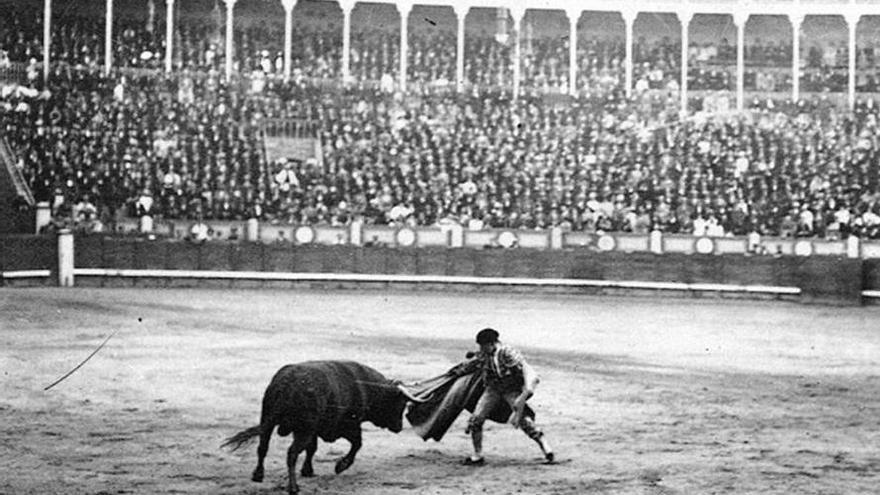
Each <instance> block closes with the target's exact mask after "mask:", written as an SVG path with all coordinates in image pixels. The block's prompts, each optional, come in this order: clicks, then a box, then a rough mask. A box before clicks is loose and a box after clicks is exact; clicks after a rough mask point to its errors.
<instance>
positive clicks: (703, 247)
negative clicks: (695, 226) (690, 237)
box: [694, 237, 715, 254]
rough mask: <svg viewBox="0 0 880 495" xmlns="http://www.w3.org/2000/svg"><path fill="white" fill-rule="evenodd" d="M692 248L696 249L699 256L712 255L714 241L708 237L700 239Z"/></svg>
mask: <svg viewBox="0 0 880 495" xmlns="http://www.w3.org/2000/svg"><path fill="white" fill-rule="evenodd" d="M694 248H696V250H697V252H698V253H700V254H712V252H713V251H715V241H713V240H712V239H709V238H708V237H700V238H699V239H697V242H695V243H694Z"/></svg>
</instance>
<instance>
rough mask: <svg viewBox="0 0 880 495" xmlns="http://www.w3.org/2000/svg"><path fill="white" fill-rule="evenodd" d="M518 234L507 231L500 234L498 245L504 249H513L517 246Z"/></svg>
mask: <svg viewBox="0 0 880 495" xmlns="http://www.w3.org/2000/svg"><path fill="white" fill-rule="evenodd" d="M517 240H518V239H517V238H516V234H514V233H513V232H511V231H509V230H505V231H504V232H502V233H500V234H498V245H499V246H501V247H503V248H512V247H513V246H514V245H516V241H517Z"/></svg>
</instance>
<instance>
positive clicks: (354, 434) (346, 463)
mask: <svg viewBox="0 0 880 495" xmlns="http://www.w3.org/2000/svg"><path fill="white" fill-rule="evenodd" d="M342 438H344V439H346V440H348V441H349V442H350V443H351V450H349V451H348V454H345V457H343V458H342V459H339V460H338V461H336V474H339V473H341V472H343V471H345V470H346V469H348V468H349V467H351V465H352V464H353V463H354V456H355V455H356V454H357V452H358V450H360V449H361V426H360V425H355V426H353V427H352V428H350V429H349V430H348V431H346V432H345V433H344V434H343V435H342Z"/></svg>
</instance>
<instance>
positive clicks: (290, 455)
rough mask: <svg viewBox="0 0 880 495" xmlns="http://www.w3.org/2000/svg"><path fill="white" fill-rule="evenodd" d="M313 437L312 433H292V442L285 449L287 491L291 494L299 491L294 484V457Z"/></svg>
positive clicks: (297, 455)
mask: <svg viewBox="0 0 880 495" xmlns="http://www.w3.org/2000/svg"><path fill="white" fill-rule="evenodd" d="M314 437H315V435H314V434H308V433H294V434H293V443H292V444H291V445H290V448H289V449H287V493H289V494H291V495H292V494H294V493H299V486H298V485H297V484H296V458H297V457H299V453H300V452H302V451H303V450H305V449H306V448H307V447H308V446H309V444H310V443H311V442H312V439H313V438H314Z"/></svg>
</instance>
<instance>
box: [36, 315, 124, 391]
mask: <svg viewBox="0 0 880 495" xmlns="http://www.w3.org/2000/svg"><path fill="white" fill-rule="evenodd" d="M118 331H119V329H116V330H114V331H113V333H111V334H110V335H108V336H107V338H106V339H104V342H101V345H99V346H98V348H97V349H95V350H94V351H92V353H91V354H89V355H88V357H86V358H85V359H83V361H82V362H81V363H79V364H78V365H76V367H75V368H73V369H72V370H70V371H68V372H67V373H66V374H65V375H64V376H62V377H61V378H59V379H57V380H55V381H54V382H52V383H51V384H50V385H49V386H48V387H46V388H44V389H43V390H44V391H46V390H49V389H50V388H52V387H54V386H55V385H58V384H59V383H61V382H63V381H64V380H65V379H66V378H67V377H69V376H70V375H72V374H74V373H75V372H76V370H78V369H80V368H82V365H84V364H86V362H88V360H89V359H92V356H94V355H95V354H97V353H98V351H100V350H101V348H103V347H104V345H105V344H107V341H108V340H110V337H113V336H114V335H116V332H118Z"/></svg>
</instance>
